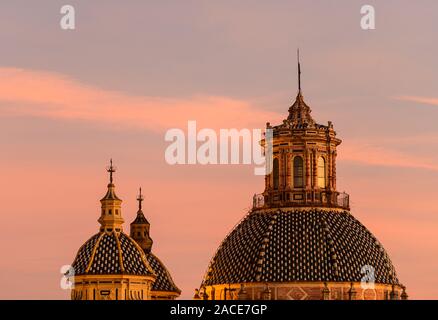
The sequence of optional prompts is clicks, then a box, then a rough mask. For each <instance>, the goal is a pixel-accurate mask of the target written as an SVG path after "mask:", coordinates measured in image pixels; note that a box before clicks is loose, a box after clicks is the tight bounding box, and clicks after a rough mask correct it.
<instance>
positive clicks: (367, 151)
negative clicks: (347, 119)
mask: <svg viewBox="0 0 438 320" xmlns="http://www.w3.org/2000/svg"><path fill="white" fill-rule="evenodd" d="M339 160H341V161H351V162H356V163H361V164H365V165H372V166H384V167H399V168H412V169H426V170H433V171H438V164H437V163H436V162H435V161H433V160H431V159H424V158H421V157H418V156H412V155H409V154H406V153H404V152H399V151H396V150H391V149H389V148H387V147H385V146H382V145H376V144H370V143H366V142H363V141H348V140H347V141H346V142H344V143H343V144H342V145H341V146H340V152H339Z"/></svg>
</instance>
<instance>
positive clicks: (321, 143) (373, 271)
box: [195, 85, 408, 300]
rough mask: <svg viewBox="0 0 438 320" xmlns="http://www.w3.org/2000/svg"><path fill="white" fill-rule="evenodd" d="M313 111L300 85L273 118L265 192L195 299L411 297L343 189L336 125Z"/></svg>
mask: <svg viewBox="0 0 438 320" xmlns="http://www.w3.org/2000/svg"><path fill="white" fill-rule="evenodd" d="M310 113H311V110H310V107H309V106H308V105H307V104H306V103H305V102H304V98H303V95H302V92H301V85H299V90H298V94H297V97H296V99H295V102H294V103H293V104H292V106H291V107H290V108H289V114H288V117H287V118H286V119H285V120H284V121H283V123H281V124H280V125H277V126H271V124H270V123H267V126H266V128H267V129H271V130H272V131H273V138H272V140H273V141H272V151H273V162H272V172H270V173H269V174H267V175H266V176H265V190H264V192H263V193H262V194H260V195H255V196H254V200H253V208H252V209H251V210H250V212H249V213H248V214H247V215H246V216H245V217H244V218H243V219H242V220H241V221H240V222H239V223H238V224H237V226H236V227H235V228H234V229H233V230H232V231H231V232H230V233H229V234H228V235H227V236H226V238H225V240H224V241H223V242H222V243H221V245H220V246H219V248H218V249H217V251H216V253H215V254H214V256H213V258H212V260H211V262H210V264H209V266H208V270H207V272H206V274H205V276H204V279H203V280H202V284H201V287H200V288H199V289H198V290H197V291H196V293H195V299H217V300H223V299H226V300H228V299H241V300H259V299H262V300H271V299H274V300H284V299H299V300H304V299H315V300H362V299H365V300H369V299H377V300H386V299H388V300H389V299H391V300H397V299H407V298H408V296H407V293H406V290H405V288H404V286H403V285H402V284H401V283H400V281H399V279H398V277H397V275H396V272H395V268H394V266H393V265H392V262H391V260H390V258H389V256H388V254H387V253H386V251H385V249H384V248H383V246H382V244H381V243H380V242H379V241H378V240H377V239H376V238H375V237H374V235H373V234H372V233H371V232H370V231H368V229H367V228H366V227H365V226H363V225H362V224H361V223H360V222H359V221H358V220H357V219H355V218H354V216H353V215H352V214H351V213H350V204H349V195H348V194H346V193H340V192H338V191H337V188H336V179H337V176H336V156H337V147H338V146H339V145H340V144H341V140H340V139H339V138H338V137H337V136H336V132H335V131H334V128H333V124H332V123H331V122H328V123H327V125H321V124H317V123H316V122H315V121H314V119H313V118H312V116H311V114H310ZM262 145H267V141H265V140H263V141H262Z"/></svg>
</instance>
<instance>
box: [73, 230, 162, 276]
mask: <svg viewBox="0 0 438 320" xmlns="http://www.w3.org/2000/svg"><path fill="white" fill-rule="evenodd" d="M73 268H74V271H75V275H85V274H99V275H104V274H129V275H142V276H143V275H144V276H151V275H154V272H153V270H152V268H151V266H150V265H149V263H148V260H147V259H146V256H145V254H144V252H143V250H142V249H141V248H140V247H139V246H138V244H137V243H136V242H135V241H134V240H133V239H132V238H131V237H129V236H128V235H126V234H124V233H123V232H120V233H116V232H112V233H106V232H100V233H97V234H95V235H94V236H92V237H91V238H90V239H89V240H88V241H87V242H85V243H84V244H83V245H82V247H81V248H80V249H79V251H78V254H77V255H76V258H75V260H74V262H73Z"/></svg>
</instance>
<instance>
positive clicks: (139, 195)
mask: <svg viewBox="0 0 438 320" xmlns="http://www.w3.org/2000/svg"><path fill="white" fill-rule="evenodd" d="M137 201H138V210H139V211H141V203H142V202H143V201H144V197H143V195H142V194H141V187H140V188H139V194H138V197H137Z"/></svg>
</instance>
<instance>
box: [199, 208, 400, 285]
mask: <svg viewBox="0 0 438 320" xmlns="http://www.w3.org/2000/svg"><path fill="white" fill-rule="evenodd" d="M366 266H371V267H372V268H374V275H375V282H376V283H384V284H399V281H398V279H397V276H396V272H395V269H394V266H393V265H392V263H391V261H390V259H389V257H388V255H387V253H386V251H385V249H384V248H383V246H382V244H381V243H380V242H379V241H378V240H377V239H376V238H375V237H374V236H373V235H372V234H371V232H370V231H368V229H367V228H366V227H365V226H363V225H362V224H361V223H360V222H359V221H358V220H357V219H355V218H354V217H353V216H352V215H351V214H350V213H349V212H348V211H339V210H338V211H337V210H330V209H309V210H305V209H301V210H300V209H290V210H286V209H285V210H284V211H280V210H263V209H262V210H256V211H253V212H251V213H250V214H248V215H247V216H246V217H245V218H244V219H243V220H242V221H241V222H240V223H239V224H238V225H237V226H236V227H235V228H234V230H232V232H231V233H230V234H229V235H228V236H227V237H226V238H225V240H224V241H223V242H222V244H221V245H220V247H219V248H218V250H217V252H216V254H215V256H214V257H213V259H212V260H211V262H210V266H209V269H208V270H207V274H206V275H205V278H204V280H203V284H202V285H214V284H231V283H248V282H292V281H317V282H322V281H323V282H361V280H362V278H363V277H364V273H363V272H365V271H364V269H363V268H369V267H366Z"/></svg>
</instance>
